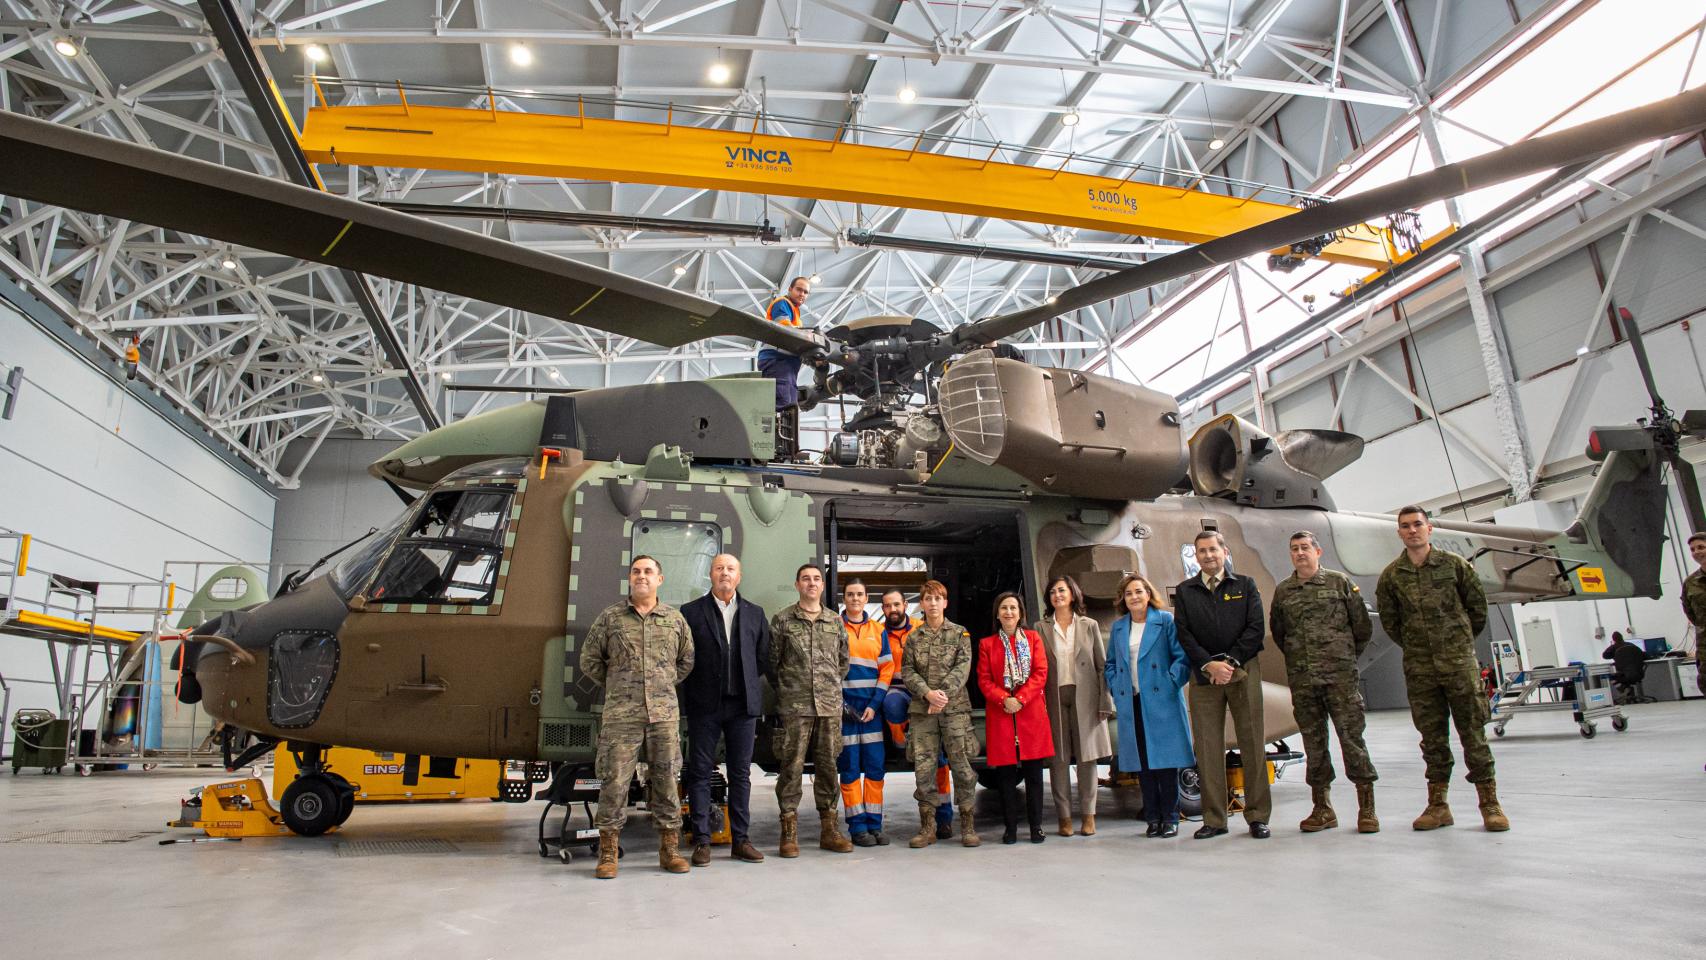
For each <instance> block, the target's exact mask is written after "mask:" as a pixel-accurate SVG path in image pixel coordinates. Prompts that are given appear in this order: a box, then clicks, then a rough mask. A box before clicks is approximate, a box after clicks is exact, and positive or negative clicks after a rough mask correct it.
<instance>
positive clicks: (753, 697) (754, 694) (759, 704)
mask: <svg viewBox="0 0 1706 960" xmlns="http://www.w3.org/2000/svg"><path fill="white" fill-rule="evenodd" d="M681 615H682V616H683V617H685V618H686V619H687V629H688V630H689V631H691V632H692V634H693V672H692V673H689V674H688V675H687V679H686V680H683V681H682V682H681V710H682V712H683V713H685V714H686V715H687V716H689V717H702V716H706V715H709V714H714V713H716V712H717V711H718V710H719V709H721V707H722V703H723V691H724V689H725V688H726V686H727V684H728V667H729V647H728V644H729V638H728V637H725V636H724V635H723V614H722V611H720V610H718V609H717V601H716V598H714V597H712V596H711V595H710V594H708V593H707V594H705V595H704V596H702V597H700V598H699V599H697V600H689V601H688V602H686V603H684V604H682V605H681ZM734 641H735V649H736V652H738V653H739V655H740V680H741V683H740V687H741V690H742V691H743V692H744V693H745V695H746V715H747V716H749V717H756V716H758V715H759V714H760V713H762V712H763V709H764V692H763V688H762V687H761V686H760V685H759V678H760V677H762V676H763V665H764V664H766V663H769V662H770V618H769V617H767V616H765V615H764V609H763V608H762V607H760V606H759V605H758V604H756V603H753V602H752V601H750V600H748V599H746V598H745V597H743V596H741V595H740V594H739V593H736V594H735V637H734Z"/></svg>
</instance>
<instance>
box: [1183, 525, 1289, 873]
mask: <svg viewBox="0 0 1706 960" xmlns="http://www.w3.org/2000/svg"><path fill="white" fill-rule="evenodd" d="M1195 549H1196V555H1197V565H1198V566H1200V567H1202V572H1201V573H1200V574H1198V575H1197V576H1194V577H1192V578H1190V579H1189V580H1186V581H1185V582H1184V583H1181V584H1179V587H1178V590H1177V591H1176V593H1175V595H1174V598H1173V600H1174V604H1175V609H1174V611H1173V619H1174V623H1175V624H1176V625H1177V628H1178V631H1179V645H1180V646H1182V647H1184V648H1185V656H1187V657H1189V658H1190V661H1191V678H1192V683H1191V735H1192V737H1193V739H1194V740H1195V746H1196V753H1197V772H1198V773H1200V774H1201V776H1202V823H1203V825H1202V829H1200V830H1198V831H1197V832H1196V838H1197V839H1198V840H1206V839H1208V838H1209V837H1218V836H1220V835H1221V834H1223V833H1225V832H1226V713H1227V711H1228V710H1231V712H1232V727H1233V729H1234V730H1235V731H1236V732H1237V734H1238V752H1239V754H1240V756H1241V758H1242V760H1243V764H1244V822H1246V823H1248V824H1249V825H1250V836H1252V837H1255V838H1256V839H1258V840H1265V839H1267V838H1268V815H1269V814H1270V813H1271V812H1272V809H1273V801H1272V799H1271V798H1270V797H1269V794H1268V771H1267V746H1266V744H1265V743H1264V742H1263V736H1262V669H1261V666H1260V664H1258V663H1257V662H1256V655H1257V654H1258V653H1260V652H1261V650H1262V629H1263V623H1264V621H1263V617H1262V597H1261V594H1260V593H1259V592H1258V591H1257V589H1256V581H1254V580H1252V579H1250V578H1249V577H1245V576H1240V575H1238V574H1236V573H1233V572H1231V571H1230V570H1227V569H1226V538H1225V537H1222V536H1221V535H1220V531H1218V530H1204V531H1203V532H1201V533H1199V534H1197V537H1196V542H1195Z"/></svg>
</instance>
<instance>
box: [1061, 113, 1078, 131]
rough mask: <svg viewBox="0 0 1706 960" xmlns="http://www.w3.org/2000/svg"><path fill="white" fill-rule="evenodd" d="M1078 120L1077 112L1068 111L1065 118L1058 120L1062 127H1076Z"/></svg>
mask: <svg viewBox="0 0 1706 960" xmlns="http://www.w3.org/2000/svg"><path fill="white" fill-rule="evenodd" d="M1078 120H1079V116H1078V111H1077V110H1069V111H1067V113H1066V116H1064V117H1061V118H1060V125H1061V126H1063V127H1076V126H1078Z"/></svg>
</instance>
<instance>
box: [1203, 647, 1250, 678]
mask: <svg viewBox="0 0 1706 960" xmlns="http://www.w3.org/2000/svg"><path fill="white" fill-rule="evenodd" d="M1209 663H1224V664H1226V665H1227V666H1229V667H1231V668H1232V669H1234V670H1236V669H1238V668H1239V667H1242V666H1243V664H1242V663H1240V662H1238V658H1237V657H1234V656H1233V655H1231V654H1229V653H1223V654H1220V655H1219V656H1214V657H1209V658H1208V663H1205V664H1203V665H1202V675H1203V676H1205V677H1206V676H1208V664H1209Z"/></svg>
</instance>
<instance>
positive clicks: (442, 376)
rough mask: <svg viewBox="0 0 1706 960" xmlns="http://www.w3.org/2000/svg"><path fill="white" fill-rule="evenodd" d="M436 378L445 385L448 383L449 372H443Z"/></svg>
mask: <svg viewBox="0 0 1706 960" xmlns="http://www.w3.org/2000/svg"><path fill="white" fill-rule="evenodd" d="M438 378H439V379H440V380H443V381H444V382H445V383H449V382H450V371H449V370H446V371H444V372H443V373H441V374H439V375H438Z"/></svg>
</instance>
